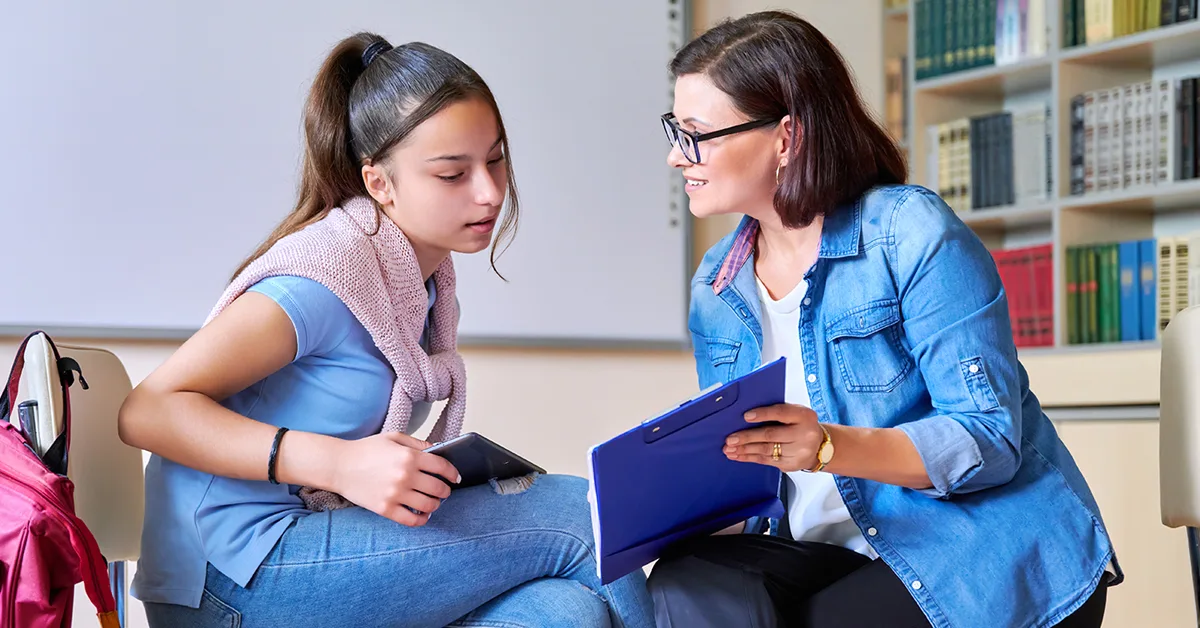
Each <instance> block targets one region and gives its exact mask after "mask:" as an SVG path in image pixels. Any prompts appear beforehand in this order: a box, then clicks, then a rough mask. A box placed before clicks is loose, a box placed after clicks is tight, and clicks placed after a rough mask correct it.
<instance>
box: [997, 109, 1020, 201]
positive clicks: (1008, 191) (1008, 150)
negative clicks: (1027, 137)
mask: <svg viewBox="0 0 1200 628" xmlns="http://www.w3.org/2000/svg"><path fill="white" fill-rule="evenodd" d="M1000 137H1001V141H1000V146H999V148H1000V151H1001V153H1000V157H1001V159H1002V160H1003V163H1004V177H1003V179H1001V181H1000V183H1001V184H1002V185H1003V187H1004V199H1003V200H1004V204H1005V205H1013V204H1015V203H1016V202H1017V190H1016V182H1015V181H1014V180H1013V176H1014V174H1015V173H1014V169H1013V124H1012V113H1011V112H1005V113H1002V114H1000Z"/></svg>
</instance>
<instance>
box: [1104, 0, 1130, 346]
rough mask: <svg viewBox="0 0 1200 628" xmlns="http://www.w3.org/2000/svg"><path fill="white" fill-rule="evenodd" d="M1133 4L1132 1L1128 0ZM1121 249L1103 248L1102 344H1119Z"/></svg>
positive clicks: (1107, 246)
mask: <svg viewBox="0 0 1200 628" xmlns="http://www.w3.org/2000/svg"><path fill="white" fill-rule="evenodd" d="M1129 1H1130V2H1133V0H1129ZM1120 250H1121V247H1120V246H1119V245H1117V244H1106V245H1105V246H1104V257H1105V266H1104V273H1105V274H1104V282H1105V283H1106V284H1108V290H1107V291H1106V293H1105V294H1106V295H1107V296H1108V304H1107V305H1108V328H1107V329H1105V332H1104V342H1121V257H1120Z"/></svg>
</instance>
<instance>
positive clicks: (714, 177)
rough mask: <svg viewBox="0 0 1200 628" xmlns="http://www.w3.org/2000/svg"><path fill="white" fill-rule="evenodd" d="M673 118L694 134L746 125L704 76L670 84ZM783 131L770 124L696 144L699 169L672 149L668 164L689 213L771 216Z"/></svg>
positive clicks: (686, 76)
mask: <svg viewBox="0 0 1200 628" xmlns="http://www.w3.org/2000/svg"><path fill="white" fill-rule="evenodd" d="M672 113H674V115H675V123H676V124H678V125H679V128H680V129H683V130H686V131H696V132H698V133H710V132H713V131H720V130H722V129H727V128H729V127H732V126H737V125H739V124H743V123H746V122H750V119H749V118H748V117H746V115H745V114H743V113H742V112H740V111H738V110H737V108H736V107H735V106H734V104H733V101H732V100H730V98H729V96H728V95H727V94H726V93H725V92H723V91H721V90H720V89H719V88H718V87H717V86H716V85H715V84H713V82H712V81H711V80H710V79H709V78H708V76H706V75H704V74H684V75H682V76H680V77H679V78H677V79H676V80H675V107H674V109H673V110H672ZM785 121H786V119H785ZM784 128H785V124H771V125H767V126H763V127H760V128H758V129H753V130H748V131H744V132H740V133H734V134H732V135H726V136H724V137H718V138H714V139H709V140H705V141H703V142H700V143H699V152H700V163H699V164H693V163H692V162H691V161H689V160H688V159H687V158H686V157H684V155H683V152H682V151H681V150H680V149H679V146H678V145H673V146H672V147H671V152H670V153H669V154H668V155H667V163H668V164H670V165H671V166H672V167H674V168H679V169H680V170H681V171H682V173H683V178H684V179H685V180H686V181H685V183H686V185H685V186H684V187H685V189H686V190H687V194H688V198H689V199H690V203H689V205H690V207H691V212H692V214H694V215H695V216H697V217H700V218H704V217H706V216H715V215H719V214H732V213H748V214H751V215H754V214H756V213H759V212H761V211H763V210H764V208H765V209H766V210H772V211H773V209H772V208H773V199H774V196H775V188H776V183H775V168H776V166H778V165H779V163H780V160H781V158H782V155H784V154H786V153H785V152H784V150H783V149H784V145H785V143H786V138H785V136H784V133H783V129H784ZM755 217H756V218H758V217H759V216H755Z"/></svg>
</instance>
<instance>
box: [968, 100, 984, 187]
mask: <svg viewBox="0 0 1200 628" xmlns="http://www.w3.org/2000/svg"><path fill="white" fill-rule="evenodd" d="M967 134H968V137H969V138H970V140H971V143H970V147H971V209H982V208H983V203H982V201H981V199H980V198H979V192H980V190H982V189H983V186H982V185H980V183H981V181H980V177H979V171H980V169H981V168H982V167H983V159H982V157H981V156H980V155H979V147H980V146H982V145H983V142H982V141H981V138H982V136H983V134H982V133H980V132H979V118H971V122H970V126H969V127H968V131H967Z"/></svg>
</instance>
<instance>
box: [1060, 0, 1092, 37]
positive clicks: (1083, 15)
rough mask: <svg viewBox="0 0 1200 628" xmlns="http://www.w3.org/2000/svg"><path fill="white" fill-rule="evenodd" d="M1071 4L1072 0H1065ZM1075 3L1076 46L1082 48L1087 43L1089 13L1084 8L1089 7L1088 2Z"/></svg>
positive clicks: (1076, 1) (1077, 0) (1079, 0)
mask: <svg viewBox="0 0 1200 628" xmlns="http://www.w3.org/2000/svg"><path fill="white" fill-rule="evenodd" d="M1063 1H1064V2H1071V1H1072V0H1063ZM1074 2H1075V45H1076V46H1082V45H1084V44H1086V43H1087V11H1086V10H1085V9H1084V7H1086V6H1087V0H1074Z"/></svg>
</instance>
